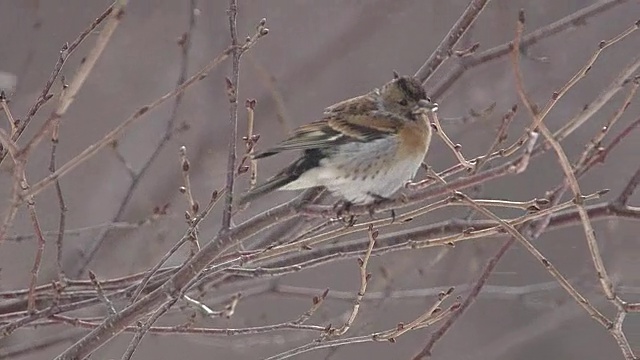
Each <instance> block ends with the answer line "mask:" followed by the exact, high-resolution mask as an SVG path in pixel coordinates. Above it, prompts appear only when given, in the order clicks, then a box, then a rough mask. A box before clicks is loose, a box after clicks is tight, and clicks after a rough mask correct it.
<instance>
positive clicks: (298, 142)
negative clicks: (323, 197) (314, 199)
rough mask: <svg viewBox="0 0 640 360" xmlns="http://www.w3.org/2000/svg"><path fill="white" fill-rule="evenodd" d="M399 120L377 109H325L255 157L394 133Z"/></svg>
mask: <svg viewBox="0 0 640 360" xmlns="http://www.w3.org/2000/svg"><path fill="white" fill-rule="evenodd" d="M360 110H361V109H360ZM400 124H401V119H400V118H398V117H396V116H392V115H391V114H389V113H386V112H380V111H371V110H370V111H366V112H362V111H359V112H339V113H338V112H325V115H324V118H323V119H322V120H320V121H316V122H312V123H310V124H307V125H303V126H301V127H299V128H297V129H296V130H295V131H294V132H293V134H292V135H291V137H289V138H288V139H286V140H284V141H283V142H281V143H279V144H278V145H276V146H274V147H272V148H270V149H267V150H265V151H263V152H260V153H257V154H255V155H254V158H255V159H259V158H263V157H267V156H271V155H274V154H277V153H279V152H281V151H287V150H308V149H322V148H329V147H332V146H336V145H340V144H344V143H347V142H352V141H370V140H373V139H378V138H381V137H384V136H389V135H391V134H396V133H397V132H398V129H399V126H400Z"/></svg>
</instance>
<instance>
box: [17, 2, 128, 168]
mask: <svg viewBox="0 0 640 360" xmlns="http://www.w3.org/2000/svg"><path fill="white" fill-rule="evenodd" d="M126 5H127V0H117V1H116V2H115V3H114V5H113V9H112V11H111V13H110V14H109V15H108V17H107V19H106V23H105V24H104V27H103V28H102V30H101V31H100V34H99V35H98V38H97V39H96V43H95V45H94V46H93V48H92V49H91V50H90V51H89V53H88V54H87V56H85V57H84V61H82V63H80V66H79V67H78V69H77V70H76V73H75V75H74V76H73V78H72V79H71V82H70V83H69V85H68V86H66V87H65V91H64V92H63V93H62V96H61V97H60V99H59V100H58V103H57V105H56V108H55V110H53V111H52V112H51V114H50V115H49V118H48V119H47V121H45V123H44V124H43V125H42V127H41V128H40V129H39V130H38V131H37V132H36V134H35V135H34V136H33V138H31V140H29V142H28V143H27V144H26V145H25V146H24V147H23V148H22V150H20V156H24V157H28V156H29V154H30V153H31V151H32V150H33V149H34V148H35V147H36V146H37V145H38V143H39V142H40V141H41V140H42V139H44V137H45V136H46V134H47V132H48V131H49V130H50V129H51V126H53V125H54V124H55V123H56V122H57V121H59V120H60V119H61V118H62V117H63V116H64V115H65V114H66V112H67V110H68V109H69V107H70V106H71V104H72V103H73V101H74V100H75V98H76V95H77V94H78V92H79V91H80V89H81V88H82V85H84V82H85V80H87V78H88V77H89V74H91V71H92V70H93V67H94V66H95V64H96V63H97V62H98V59H99V58H100V56H101V55H102V52H103V51H104V49H105V48H106V47H107V44H108V43H109V40H111V36H112V35H113V33H114V32H115V30H116V28H117V27H118V25H119V24H120V22H121V20H122V17H123V16H124V8H125V7H126Z"/></svg>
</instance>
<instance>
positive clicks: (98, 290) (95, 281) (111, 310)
mask: <svg viewBox="0 0 640 360" xmlns="http://www.w3.org/2000/svg"><path fill="white" fill-rule="evenodd" d="M89 279H90V280H91V283H92V284H93V286H94V287H95V289H96V295H97V296H98V299H100V301H102V303H103V304H104V305H105V306H106V308H107V312H108V313H109V315H115V314H116V313H117V312H116V308H115V307H114V306H113V303H112V302H111V300H109V298H107V297H106V296H105V294H104V291H103V290H102V285H100V282H99V281H98V278H97V277H96V274H94V273H93V271H91V270H89Z"/></svg>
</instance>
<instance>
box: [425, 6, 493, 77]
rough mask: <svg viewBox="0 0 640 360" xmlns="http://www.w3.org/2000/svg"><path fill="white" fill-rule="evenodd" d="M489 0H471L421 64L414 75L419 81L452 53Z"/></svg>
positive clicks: (431, 73)
mask: <svg viewBox="0 0 640 360" xmlns="http://www.w3.org/2000/svg"><path fill="white" fill-rule="evenodd" d="M488 3H489V0H472V1H471V2H470V3H469V5H468V6H467V8H466V9H465V11H464V12H463V13H462V15H460V18H458V21H456V23H455V24H454V25H453V26H452V27H451V30H449V33H448V34H447V35H446V36H445V37H444V39H442V41H441V42H440V44H439V45H438V47H437V48H436V50H435V51H434V52H433V53H431V56H429V58H428V59H427V60H426V61H425V62H424V64H422V66H421V67H420V69H418V71H417V72H416V74H415V75H414V76H415V77H416V78H418V79H420V81H422V82H425V81H426V80H427V79H429V78H430V77H431V75H433V73H435V72H436V70H437V69H438V68H439V67H440V65H442V63H443V62H444V61H445V60H446V59H448V58H449V57H450V56H451V54H452V53H453V48H454V47H455V46H456V44H458V41H460V39H461V38H462V36H463V35H464V33H465V32H467V29H469V27H470V26H471V25H472V24H473V23H474V22H475V21H476V19H477V18H478V16H479V15H480V12H482V10H483V9H484V8H485V7H486V6H487V4H488Z"/></svg>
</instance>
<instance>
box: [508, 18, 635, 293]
mask: <svg viewBox="0 0 640 360" xmlns="http://www.w3.org/2000/svg"><path fill="white" fill-rule="evenodd" d="M523 28H524V11H522V10H521V11H520V14H519V17H518V31H517V33H518V36H516V40H515V41H514V47H513V48H514V50H513V68H514V73H515V77H516V87H517V90H518V95H519V96H520V98H521V100H522V102H523V103H524V104H525V105H526V107H527V109H528V110H529V113H530V114H531V117H532V118H533V126H536V127H537V128H538V129H539V130H540V132H541V133H542V135H543V136H544V137H545V138H546V140H547V141H548V142H549V144H550V145H551V146H552V147H553V149H554V151H555V152H556V155H557V157H558V160H559V162H560V165H561V167H562V170H563V172H564V174H565V176H566V181H567V182H568V184H569V187H570V188H571V191H572V192H573V194H574V197H575V198H574V202H575V203H576V207H577V209H578V213H579V214H580V219H581V220H582V225H583V229H584V233H585V236H586V239H587V244H588V246H589V251H590V252H591V257H592V259H593V263H594V266H595V269H596V274H597V277H598V280H599V281H600V284H601V285H602V290H603V291H604V293H605V295H606V297H607V299H609V300H612V299H614V298H615V294H614V291H613V284H612V282H611V278H610V277H609V275H608V274H607V271H606V269H605V267H604V263H603V261H602V256H601V255H600V251H599V250H598V243H597V241H596V237H595V231H594V230H593V226H592V225H591V221H590V220H589V216H588V214H587V211H586V209H585V208H584V198H583V195H582V193H581V191H580V186H579V185H578V180H577V179H576V177H575V174H574V173H573V169H572V167H571V163H570V162H569V159H568V158H567V155H566V154H565V152H564V150H563V149H562V145H560V143H559V142H558V141H557V140H556V139H555V138H554V137H553V134H552V133H551V131H549V129H547V127H546V125H545V124H544V122H543V119H544V116H546V114H548V111H549V110H550V109H551V107H552V106H553V104H554V103H555V101H557V99H559V98H560V97H561V96H562V95H563V94H565V93H566V92H567V91H568V90H569V89H570V88H571V87H572V86H573V85H574V84H575V83H577V81H579V80H580V79H582V77H584V76H585V75H586V73H587V72H588V71H589V69H590V68H591V65H592V64H593V63H594V62H595V60H596V59H597V56H598V55H599V54H600V52H601V51H602V49H604V48H606V47H607V46H609V45H610V44H613V43H615V42H617V41H619V40H620V39H622V38H624V36H626V35H628V34H630V33H631V32H633V31H634V30H635V28H630V29H627V30H626V31H625V32H623V33H622V34H620V35H618V36H617V37H615V38H614V39H612V40H610V41H609V42H601V43H600V46H599V50H598V51H596V53H595V54H594V55H593V56H592V58H591V59H590V60H589V62H588V63H587V65H586V66H585V67H584V68H583V69H584V70H581V71H580V72H578V73H577V74H576V75H574V77H573V78H572V79H571V80H569V82H567V84H566V85H565V86H564V87H563V88H562V89H561V90H560V91H558V92H556V93H554V96H553V98H552V100H551V102H550V103H549V104H548V105H547V106H546V107H545V110H543V112H542V113H541V114H538V113H537V111H535V109H534V108H533V106H532V105H531V102H530V100H529V99H528V98H527V95H526V92H525V90H524V85H523V81H522V73H521V71H520V62H519V54H520V50H519V44H520V35H521V34H522V29H523Z"/></svg>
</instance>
